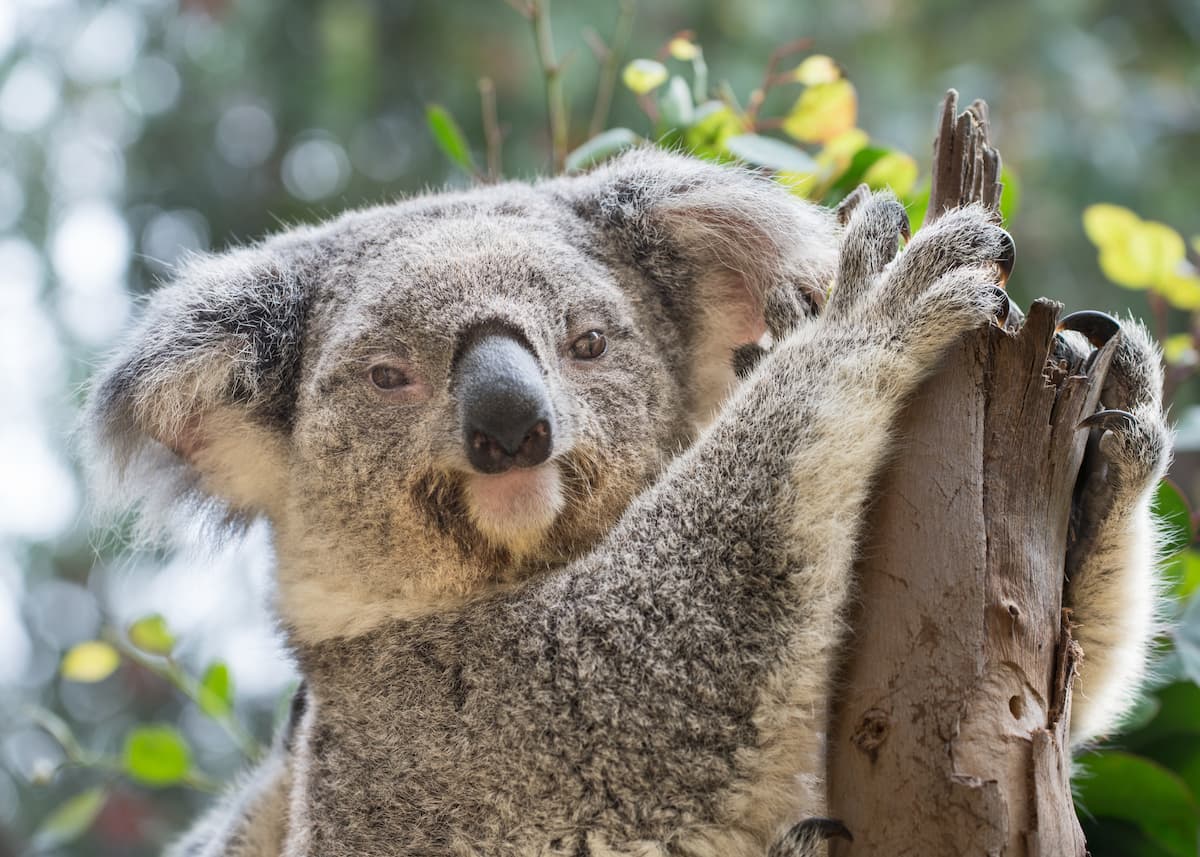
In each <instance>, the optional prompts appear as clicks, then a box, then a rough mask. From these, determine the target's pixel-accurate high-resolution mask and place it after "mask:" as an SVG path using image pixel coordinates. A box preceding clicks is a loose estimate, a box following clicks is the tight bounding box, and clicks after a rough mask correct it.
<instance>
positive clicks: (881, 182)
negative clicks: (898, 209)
mask: <svg viewBox="0 0 1200 857" xmlns="http://www.w3.org/2000/svg"><path fill="white" fill-rule="evenodd" d="M918 171H919V168H918V167H917V161H916V159H915V158H913V157H912V156H910V155H906V154H904V153H903V152H888V153H887V154H886V155H884V156H883V157H882V158H880V159H879V160H877V161H875V163H873V164H871V166H869V167H868V168H867V171H866V172H865V173H863V181H864V182H866V183H867V185H868V186H869V187H870V188H871V189H872V190H881V189H883V188H891V189H892V191H893V192H894V193H895V194H896V196H899V197H905V196H908V195H909V194H910V193H912V189H913V187H914V186H915V185H916V183H917V173H918Z"/></svg>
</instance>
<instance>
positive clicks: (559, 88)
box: [510, 0, 567, 173]
mask: <svg viewBox="0 0 1200 857" xmlns="http://www.w3.org/2000/svg"><path fill="white" fill-rule="evenodd" d="M512 2H514V0H510V3H512ZM518 8H519V7H518ZM528 9H529V14H528V17H529V21H530V23H532V24H533V37H534V41H535V42H536V43H537V51H538V61H539V62H540V63H541V65H542V77H543V78H545V81H546V118H547V121H548V122H549V125H550V156H551V160H552V162H553V164H554V172H556V173H561V172H562V171H563V169H564V167H565V166H566V161H567V102H566V97H565V96H564V94H563V84H562V65H560V64H559V62H558V60H556V59H555V58H554V32H553V30H552V29H551V27H550V0H529V3H528Z"/></svg>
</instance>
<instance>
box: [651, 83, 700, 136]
mask: <svg viewBox="0 0 1200 857" xmlns="http://www.w3.org/2000/svg"><path fill="white" fill-rule="evenodd" d="M658 110H659V118H660V119H661V121H662V124H663V125H664V126H665V127H667V128H687V127H688V126H689V125H691V124H692V120H693V117H694V116H695V105H693V104H692V90H691V87H689V86H688V84H687V81H686V80H684V79H683V78H682V77H680V76H679V75H676V76H675V77H673V78H671V82H670V83H669V84H667V88H666V91H665V92H663V94H662V97H661V98H660V99H659V100H658Z"/></svg>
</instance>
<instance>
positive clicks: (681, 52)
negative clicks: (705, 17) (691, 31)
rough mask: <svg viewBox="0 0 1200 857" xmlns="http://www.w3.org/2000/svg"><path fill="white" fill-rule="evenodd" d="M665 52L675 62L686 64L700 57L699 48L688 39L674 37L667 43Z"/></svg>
mask: <svg viewBox="0 0 1200 857" xmlns="http://www.w3.org/2000/svg"><path fill="white" fill-rule="evenodd" d="M667 51H668V52H669V53H670V54H671V56H673V57H674V58H675V59H677V60H683V61H684V62H688V61H691V60H694V59H695V58H696V57H698V56H699V55H700V48H699V47H697V46H696V44H695V43H694V42H692V41H690V40H688V39H685V38H682V37H678V36H677V37H676V38H674V39H671V41H670V42H668V43H667Z"/></svg>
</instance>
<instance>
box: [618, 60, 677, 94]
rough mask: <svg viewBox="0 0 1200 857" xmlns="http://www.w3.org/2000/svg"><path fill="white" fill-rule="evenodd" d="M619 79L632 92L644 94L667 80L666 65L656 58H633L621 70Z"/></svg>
mask: <svg viewBox="0 0 1200 857" xmlns="http://www.w3.org/2000/svg"><path fill="white" fill-rule="evenodd" d="M621 80H622V81H623V82H624V83H625V86H627V87H628V88H629V89H630V90H632V91H633V92H635V93H637V94H638V95H645V94H647V93H649V92H653V91H654V90H655V89H657V88H658V87H660V86H662V85H663V84H664V83H666V82H667V67H666V66H665V65H663V64H662V63H660V62H658V61H657V60H646V59H641V60H634V61H633V62H631V63H629V65H627V66H625V70H624V71H622V72H621Z"/></svg>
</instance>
